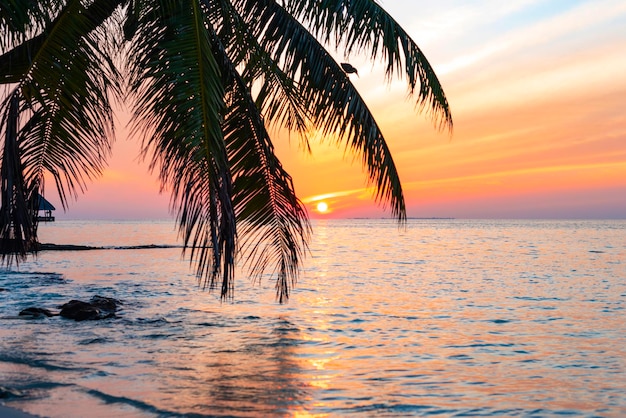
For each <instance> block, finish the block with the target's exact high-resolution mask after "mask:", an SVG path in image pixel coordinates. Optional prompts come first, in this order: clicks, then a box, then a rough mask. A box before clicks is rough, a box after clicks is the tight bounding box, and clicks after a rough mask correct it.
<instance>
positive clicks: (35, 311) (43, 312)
mask: <svg viewBox="0 0 626 418" xmlns="http://www.w3.org/2000/svg"><path fill="white" fill-rule="evenodd" d="M20 316H30V317H31V318H33V319H37V318H43V317H44V316H47V317H51V316H54V314H53V313H52V312H50V311H49V310H48V309H45V308H37V307H34V306H33V307H30V308H26V309H22V311H21V312H20Z"/></svg>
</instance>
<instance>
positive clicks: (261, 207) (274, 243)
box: [213, 36, 310, 303]
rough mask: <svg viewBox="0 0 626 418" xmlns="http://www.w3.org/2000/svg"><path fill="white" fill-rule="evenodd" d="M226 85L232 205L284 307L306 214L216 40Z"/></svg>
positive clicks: (255, 265)
mask: <svg viewBox="0 0 626 418" xmlns="http://www.w3.org/2000/svg"><path fill="white" fill-rule="evenodd" d="M213 50H214V52H215V53H216V54H217V53H219V54H220V58H221V61H220V68H221V69H222V79H223V81H224V85H225V86H226V98H227V101H226V105H227V107H226V112H225V115H224V122H223V124H222V131H223V132H224V140H225V142H226V145H227V149H228V155H229V161H230V165H231V172H232V174H233V193H234V194H233V202H234V205H235V211H236V214H237V225H238V226H239V229H238V231H239V236H240V241H241V242H242V249H243V251H244V253H246V254H247V256H248V258H247V260H248V263H249V265H250V267H251V268H250V271H251V273H252V274H253V276H254V277H255V278H257V279H260V277H261V276H262V275H263V273H264V272H265V271H266V270H267V268H268V266H269V265H274V266H276V271H275V273H276V275H277V279H276V295H277V298H278V300H279V301H280V302H281V303H282V302H284V301H286V300H287V299H288V297H289V292H290V288H291V287H292V286H293V284H294V283H295V281H296V278H297V276H298V270H299V264H300V260H301V259H302V257H303V255H304V254H303V253H304V251H306V242H307V239H308V235H309V228H310V227H309V225H308V222H307V215H306V210H305V209H304V206H303V205H302V203H301V202H300V201H299V200H298V198H297V197H296V194H295V191H294V187H293V182H292V180H291V177H290V176H289V174H287V172H286V171H285V170H284V169H283V167H282V165H281V164H280V161H279V160H278V158H277V157H276V155H275V154H274V149H273V146H272V142H271V139H270V137H269V135H268V133H267V131H266V128H265V125H264V120H263V118H262V117H261V114H260V113H259V109H258V108H257V106H256V105H255V101H254V99H253V98H252V95H251V94H250V91H249V89H248V87H247V85H246V83H245V81H244V80H243V78H242V77H241V76H240V75H239V73H238V72H237V71H236V68H235V65H234V63H233V62H231V61H230V59H229V57H228V55H227V54H226V51H225V48H224V46H223V45H222V44H221V43H220V42H219V38H218V37H217V36H215V37H214V42H213Z"/></svg>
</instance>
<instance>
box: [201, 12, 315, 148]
mask: <svg viewBox="0 0 626 418" xmlns="http://www.w3.org/2000/svg"><path fill="white" fill-rule="evenodd" d="M204 3H205V4H207V5H209V4H213V7H212V8H211V9H212V10H215V11H216V12H215V13H210V14H209V19H210V20H211V25H212V26H213V27H215V28H216V30H217V31H218V33H217V37H218V38H219V39H220V41H221V42H222V44H223V47H224V50H225V51H226V53H227V55H228V57H229V59H230V61H231V62H232V63H233V66H234V67H235V68H238V69H239V71H238V73H239V74H240V75H241V77H242V79H243V80H244V81H245V83H246V85H247V87H248V88H249V89H250V88H254V89H255V91H256V98H255V101H256V105H257V107H258V108H259V109H260V111H261V114H262V115H263V119H264V122H265V123H266V124H269V125H270V126H272V125H276V126H280V127H284V128H286V129H288V130H289V131H293V132H297V133H298V134H299V135H300V139H302V140H303V143H304V146H305V148H306V149H310V148H309V145H308V142H307V138H306V133H307V131H308V128H309V125H310V114H309V107H308V103H306V102H305V101H304V99H303V98H302V96H301V94H300V89H299V86H298V84H297V83H296V82H295V80H294V79H293V78H292V77H289V76H288V75H287V74H286V73H285V72H284V71H283V70H282V68H281V67H280V65H279V63H278V62H277V61H276V60H274V59H273V57H272V56H271V55H270V54H269V53H268V52H267V51H266V50H265V49H264V48H263V47H262V45H260V44H259V41H258V39H257V38H256V37H255V36H254V33H252V32H251V30H250V27H249V25H248V23H247V22H246V21H245V20H244V18H243V17H242V16H241V15H240V14H239V12H238V11H237V9H236V8H235V7H234V6H233V4H232V3H231V2H230V1H227V0H217V1H209V0H204Z"/></svg>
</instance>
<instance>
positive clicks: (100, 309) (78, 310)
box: [60, 295, 121, 321]
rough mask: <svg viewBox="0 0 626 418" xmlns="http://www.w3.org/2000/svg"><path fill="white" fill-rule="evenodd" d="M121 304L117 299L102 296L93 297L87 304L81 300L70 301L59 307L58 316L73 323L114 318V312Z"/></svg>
mask: <svg viewBox="0 0 626 418" xmlns="http://www.w3.org/2000/svg"><path fill="white" fill-rule="evenodd" d="M120 305H121V302H120V301H118V300H117V299H113V298H107V297H103V296H97V295H96V296H94V297H92V298H91V300H90V301H89V302H83V301H81V300H71V301H69V302H68V303H66V304H63V305H61V306H60V308H61V312H60V315H61V316H62V317H63V318H68V319H73V320H75V321H86V320H97V319H105V318H114V317H115V312H116V311H117V308H118V306H120Z"/></svg>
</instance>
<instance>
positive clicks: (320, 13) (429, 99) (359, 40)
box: [285, 0, 453, 130]
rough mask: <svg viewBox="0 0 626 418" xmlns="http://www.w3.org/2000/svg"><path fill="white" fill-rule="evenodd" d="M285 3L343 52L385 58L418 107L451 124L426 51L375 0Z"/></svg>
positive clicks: (389, 74)
mask: <svg viewBox="0 0 626 418" xmlns="http://www.w3.org/2000/svg"><path fill="white" fill-rule="evenodd" d="M285 8H286V9H287V10H288V11H289V12H290V13H292V14H293V15H294V16H296V17H297V18H299V19H300V20H301V21H302V22H305V23H306V24H308V25H310V26H311V27H312V31H313V33H315V34H316V35H317V36H319V37H321V38H323V39H324V40H326V41H332V40H333V37H334V41H335V46H336V47H341V46H343V45H345V48H346V49H345V54H346V55H350V54H351V53H353V52H355V53H366V54H369V55H370V57H371V58H372V59H377V58H382V59H383V60H384V61H385V62H386V69H385V71H386V75H387V77H388V79H391V78H392V77H393V76H394V75H396V74H398V75H404V76H406V78H407V80H408V87H409V91H410V93H411V94H415V93H417V103H418V105H419V107H420V108H425V109H428V110H429V112H430V114H431V116H432V117H433V119H434V120H435V121H436V123H437V122H438V124H439V127H447V128H449V129H450V130H451V129H452V125H453V123H452V114H451V112H450V106H449V104H448V100H447V98H446V95H445V93H444V91H443V88H442V86H441V84H440V82H439V80H438V78H437V75H436V74H435V72H434V70H433V69H432V67H431V65H430V63H429V62H428V60H427V59H426V56H425V55H424V53H423V52H422V50H421V49H420V48H419V47H418V46H417V44H416V43H415V42H414V41H413V39H411V37H410V36H409V35H408V34H407V33H406V31H405V30H404V29H403V28H402V27H401V26H400V25H399V24H398V23H397V22H396V21H395V19H393V17H391V16H390V15H389V14H388V13H387V12H386V11H385V10H384V9H383V8H382V7H381V6H380V5H379V4H378V3H377V2H376V1H373V0H350V1H345V0H285Z"/></svg>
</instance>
